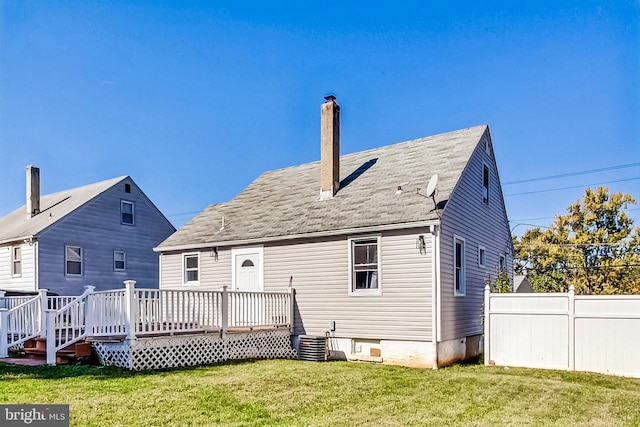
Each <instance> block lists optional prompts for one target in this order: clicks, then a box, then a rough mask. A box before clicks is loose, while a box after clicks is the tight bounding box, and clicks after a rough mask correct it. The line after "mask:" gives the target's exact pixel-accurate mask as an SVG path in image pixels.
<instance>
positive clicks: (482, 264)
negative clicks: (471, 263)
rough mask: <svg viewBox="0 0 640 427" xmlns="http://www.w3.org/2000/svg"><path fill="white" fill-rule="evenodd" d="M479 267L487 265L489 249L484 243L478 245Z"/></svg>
mask: <svg viewBox="0 0 640 427" xmlns="http://www.w3.org/2000/svg"><path fill="white" fill-rule="evenodd" d="M481 252H484V260H483V259H482V257H481V256H480V253H481ZM483 261H484V262H483ZM478 267H482V268H486V267H487V250H486V249H485V247H484V246H482V245H478Z"/></svg>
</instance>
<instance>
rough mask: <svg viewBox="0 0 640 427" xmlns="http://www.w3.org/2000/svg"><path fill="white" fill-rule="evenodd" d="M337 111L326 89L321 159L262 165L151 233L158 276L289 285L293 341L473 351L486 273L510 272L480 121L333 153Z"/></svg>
mask: <svg viewBox="0 0 640 427" xmlns="http://www.w3.org/2000/svg"><path fill="white" fill-rule="evenodd" d="M339 122H340V107H339V106H338V105H337V104H336V102H335V97H333V96H329V97H326V102H325V103H323V104H322V106H321V156H320V161H319V162H313V163H308V164H303V165H299V166H293V167H289V168H285V169H279V170H273V171H268V172H265V173H263V174H262V175H261V176H259V177H258V178H257V179H256V180H255V181H254V182H252V183H251V184H250V185H249V186H248V187H247V188H245V189H244V190H243V191H242V192H240V193H239V194H238V195H237V196H236V197H235V198H234V199H232V200H231V201H229V202H226V203H221V204H214V205H211V206H209V207H207V208H206V209H205V210H204V211H203V212H201V213H200V214H198V215H197V216H196V217H195V218H193V219H192V220H191V221H189V222H188V223H187V224H185V225H184V226H183V227H182V228H181V229H179V230H178V231H177V232H176V233H174V234H173V235H171V236H170V237H169V238H168V239H166V240H165V241H163V242H162V243H161V244H160V245H158V247H156V248H155V250H156V251H158V252H159V253H160V287H161V288H163V289H201V290H219V289H220V288H221V287H222V286H224V285H227V286H229V288H230V289H233V290H250V291H256V292H269V291H285V290H287V289H288V287H289V286H291V287H293V288H294V289H295V325H294V331H293V333H294V343H296V344H297V343H298V342H299V337H301V336H308V335H312V336H322V337H328V343H329V349H330V353H331V356H332V357H336V358H344V359H349V360H367V361H378V362H384V363H392V364H402V365H408V366H421V367H438V366H443V365H447V364H450V363H452V362H454V361H456V360H461V359H465V358H468V357H470V356H473V355H476V354H478V353H479V352H480V351H481V348H480V341H481V340H480V337H481V334H482V333H483V328H482V325H481V321H480V319H481V315H482V304H483V295H484V293H483V289H484V286H485V279H487V278H491V276H492V274H495V272H496V270H497V268H503V269H505V270H506V271H507V273H508V275H509V277H511V278H512V277H513V272H512V268H511V265H512V260H513V247H512V243H511V237H510V232H509V228H508V222H507V215H506V210H505V205H504V200H503V194H502V189H501V186H500V178H499V175H498V168H497V165H496V160H495V157H494V152H493V144H492V141H491V136H490V134H489V128H488V127H487V126H476V127H471V128H468V129H461V130H457V131H454V132H449V133H444V134H441V135H435V136H429V137H426V138H420V139H415V140H412V141H407V142H401V143H397V144H393V145H388V146H384V147H380V148H376V149H372V150H367V151H361V152H357V153H352V154H347V155H340V123H339ZM436 176H437V177H436ZM430 183H431V185H429V184H430Z"/></svg>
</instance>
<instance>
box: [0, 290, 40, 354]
mask: <svg viewBox="0 0 640 427" xmlns="http://www.w3.org/2000/svg"><path fill="white" fill-rule="evenodd" d="M7 299H8V300H9V301H8V304H6V305H8V306H9V307H11V308H0V357H7V356H8V352H9V348H11V347H14V346H17V345H20V344H22V343H23V342H25V341H26V340H28V339H31V338H34V337H37V336H38V335H40V334H41V332H42V328H41V325H42V322H41V317H42V304H41V297H40V295H35V296H32V297H30V298H25V297H18V298H15V297H8V298H5V301H7ZM17 302H20V304H17Z"/></svg>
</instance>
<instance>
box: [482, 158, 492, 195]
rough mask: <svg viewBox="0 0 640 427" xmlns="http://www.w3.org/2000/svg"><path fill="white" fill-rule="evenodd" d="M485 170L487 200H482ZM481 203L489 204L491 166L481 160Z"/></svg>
mask: <svg viewBox="0 0 640 427" xmlns="http://www.w3.org/2000/svg"><path fill="white" fill-rule="evenodd" d="M485 169H486V170H487V201H486V202H485V201H484V170H485ZM481 178H482V179H481V183H482V190H481V191H482V193H481V194H482V204H484V205H486V206H489V204H490V203H491V168H490V167H489V165H488V164H486V163H485V162H482V177H481Z"/></svg>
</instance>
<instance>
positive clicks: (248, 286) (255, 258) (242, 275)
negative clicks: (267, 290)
mask: <svg viewBox="0 0 640 427" xmlns="http://www.w3.org/2000/svg"><path fill="white" fill-rule="evenodd" d="M235 266H236V291H245V292H260V291H261V287H262V286H261V283H260V274H259V273H260V270H259V269H260V268H261V265H260V254H259V253H247V254H236V258H235Z"/></svg>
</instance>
